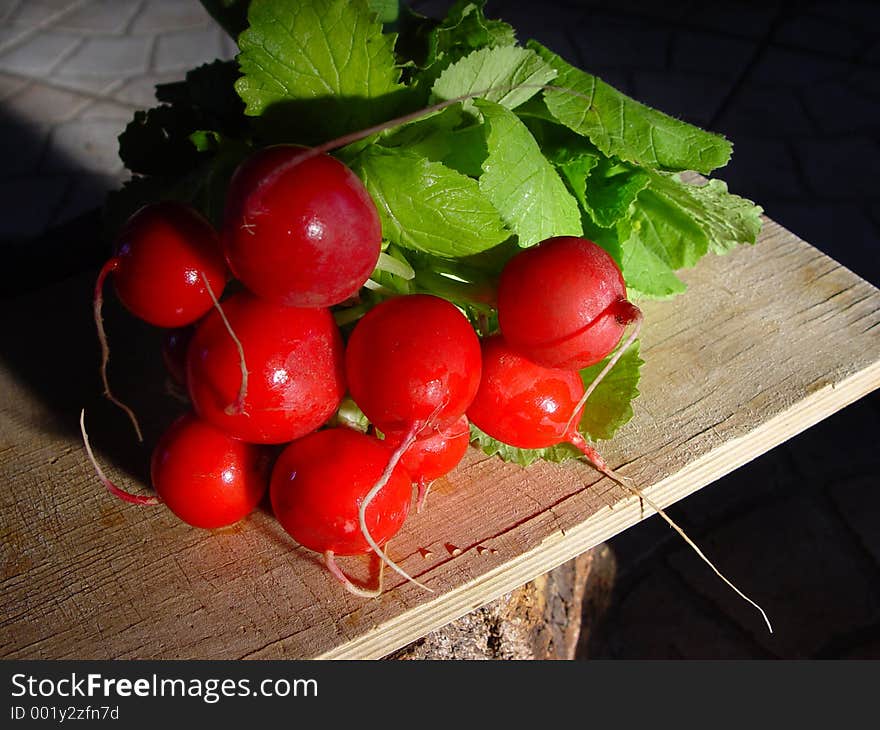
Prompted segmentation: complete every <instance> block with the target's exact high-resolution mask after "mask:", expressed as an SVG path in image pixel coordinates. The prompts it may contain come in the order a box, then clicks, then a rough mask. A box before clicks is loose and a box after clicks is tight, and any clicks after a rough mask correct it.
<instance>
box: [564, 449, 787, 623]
mask: <svg viewBox="0 0 880 730" xmlns="http://www.w3.org/2000/svg"><path fill="white" fill-rule="evenodd" d="M571 443H573V444H574V445H575V446H576V447H577V448H578V449H579V450H580V451H581V452H582V453H583V454H584V456H586V457H587V459H589V461H590V463H591V464H592V465H593V466H594V467H595V468H596V469H598V470H599V471H600V472H602V473H603V474H604V475H605V476H607V477H608V478H609V479H611V480H612V481H613V482H615V483H617V484H619V485H620V486H621V487H623V488H624V489H626V490H627V491H629V492H630V493H631V494H633V495H634V496H636V497H638V498H639V500H643V501H644V502H647V504H648V506H649V507H651V509H653V510H654V511H655V512H656V513H657V514H658V515H660V516H661V517H662V518H663V519H664V520H666V522H667V523H668V524H669V526H670V527H671V528H672V529H673V530H675V531H676V532H677V533H678V534H679V535H680V536H681V538H682V539H683V540H684V541H685V542H686V543H687V544H688V545H689V546H690V547H691V548H692V549H693V551H694V552H695V553H696V554H697V555H698V556H699V557H700V559H701V560H702V561H703V562H705V563H706V564H707V565H708V566H709V567H710V568H712V570H713V571H714V572H715V575H717V576H718V577H719V578H720V579H721V580H722V581H724V582H725V583H726V584H727V585H728V586H729V587H730V588H731V589H733V591H734V593H736V594H737V595H738V596H739V597H740V598H742V599H743V600H744V601H746V603H749V604H751V605H752V606H754V607H755V608H756V609H757V610H758V612H759V613H760V614H761V617H762V618H763V619H764V623H766V624H767V630H768V631H769V632H770V633H771V634H772V633H773V626H771V624H770V619H769V618H768V617H767V613H766V612H765V611H764V609H763V608H761V607H760V606H759V605H758V604H757V603H755V601H753V600H752V599H751V598H749V597H748V596H747V595H746V594H745V593H743V592H742V591H741V590H740V589H739V588H737V587H736V586H735V585H734V584H733V583H732V582H731V581H730V580H728V579H727V578H726V577H725V576H724V575H723V574H722V573H721V571H720V570H718V568H716V567H715V565H714V564H713V563H712V561H711V560H709V558H707V557H706V555H705V553H703V551H702V550H701V549H700V548H699V547H698V546H697V544H696V543H695V542H694V541H693V540H691V539H690V538H689V537H688V536H687V534H685V531H684V530H682V529H681V528H680V527H679V526H678V525H677V524H675V522H673V520H672V518H671V517H669V515H667V514H666V513H665V512H664V511H663V510H662V509H661V508H660V506H659V505H658V504H656V503H655V502H654V501H653V500H652V499H651V498H649V497H647V496H645V495H644V494H643V493H642V491H641V490H640V489H638V488H637V487H636V486H635V485H633V483H632V480H631V479H630V478H629V477H625V476H623V475H622V474H618V473H617V472H616V471H614V469H612V468H611V467H609V466H608V464H607V462H606V461H605V459H603V458H602V456H601V455H600V454H599V453H598V452H597V451H596V450H595V449H594V448H593V447H592V446H590V445H589V444H588V443H587V442H586V441H585V440H584V438H583V437H582V436H580V434H577V436H575V437H573V438H572V440H571Z"/></svg>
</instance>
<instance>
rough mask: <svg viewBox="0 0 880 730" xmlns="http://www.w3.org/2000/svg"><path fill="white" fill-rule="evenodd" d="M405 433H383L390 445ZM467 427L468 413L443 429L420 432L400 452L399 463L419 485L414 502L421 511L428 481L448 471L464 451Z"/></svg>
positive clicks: (454, 465)
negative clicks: (406, 447)
mask: <svg viewBox="0 0 880 730" xmlns="http://www.w3.org/2000/svg"><path fill="white" fill-rule="evenodd" d="M405 438H406V433H404V432H401V431H392V432H389V433H386V434H385V440H386V441H387V442H388V444H389V446H393V447H396V446H399V445H400V444H401V442H403V441H404V439H405ZM469 443H470V428H469V424H468V419H467V416H462V417H461V418H459V419H458V421H456V422H455V423H454V424H452V425H451V426H447V427H446V428H445V429H443V430H437V429H431V430H430V431H429V432H428V433H422V434H420V435H419V437H418V438H417V439H416V440H415V441H413V442H412V444H411V445H410V447H409V448H408V449H406V451H404V452H403V456H402V457H401V459H400V463H401V464H403V466H404V467H405V468H406V470H407V472H409V475H410V476H411V477H412V480H413V481H414V482H415V483H416V485H417V486H418V489H419V493H418V498H417V500H416V505H417V507H418V510H419V511H421V509H422V506H423V505H424V503H425V498H426V497H427V496H428V489H429V488H430V485H431V482H433V481H434V480H435V479H439V478H440V477H442V476H446V475H447V474H448V473H449V472H451V471H452V470H453V469H454V468H455V467H456V466H458V464H459V463H460V462H461V460H462V459H463V458H464V455H465V453H466V452H467V448H468V444H469Z"/></svg>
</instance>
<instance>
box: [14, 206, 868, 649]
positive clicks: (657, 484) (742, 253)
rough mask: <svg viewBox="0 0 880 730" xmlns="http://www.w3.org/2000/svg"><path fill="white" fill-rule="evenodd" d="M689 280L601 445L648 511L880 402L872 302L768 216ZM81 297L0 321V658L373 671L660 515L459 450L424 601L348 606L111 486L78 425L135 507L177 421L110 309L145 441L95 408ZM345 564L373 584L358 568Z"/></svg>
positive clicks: (570, 476)
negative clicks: (747, 241) (99, 475)
mask: <svg viewBox="0 0 880 730" xmlns="http://www.w3.org/2000/svg"><path fill="white" fill-rule="evenodd" d="M683 278H684V279H685V280H686V281H687V283H688V287H689V288H688V291H687V293H686V294H684V295H682V296H680V297H677V298H675V299H674V300H671V301H669V302H647V303H644V310H645V314H646V323H645V326H644V329H643V332H642V355H643V357H644V359H645V361H646V364H645V366H644V367H643V370H642V381H641V385H640V391H641V395H640V397H639V398H638V399H637V400H636V401H635V402H634V411H635V416H634V418H633V419H632V420H631V421H630V422H629V423H628V424H627V425H626V426H625V427H624V428H623V429H622V430H621V431H620V432H619V433H618V435H617V436H616V437H615V439H614V440H613V441H611V442H604V443H601V444H599V449H600V451H601V452H602V453H603V454H604V455H605V457H606V459H607V460H608V461H609V463H610V464H611V466H612V467H615V468H619V470H620V471H621V472H622V473H624V474H625V475H627V476H629V477H631V478H632V479H633V480H634V482H635V483H636V484H637V485H639V486H640V487H641V488H642V489H643V490H645V492H646V493H647V494H648V495H649V496H650V497H651V499H652V500H653V501H655V502H657V503H659V504H660V505H662V506H666V505H669V504H671V503H673V502H675V501H677V500H679V499H681V498H683V497H685V496H686V495H688V494H690V493H692V492H694V491H695V490H697V489H700V488H701V487H704V486H706V485H707V484H710V483H711V482H712V481H714V480H716V479H718V478H719V477H721V476H722V475H724V474H726V473H728V472H730V471H731V470H733V469H736V468H737V467H738V466H740V465H742V464H744V463H746V462H747V461H749V460H751V459H754V458H755V457H757V456H759V455H760V454H762V453H764V452H766V451H768V450H769V449H772V448H773V447H774V446H776V445H777V444H779V443H781V442H782V441H784V440H786V439H788V438H790V437H791V436H793V435H795V434H797V433H799V432H801V431H803V430H804V429H806V428H809V427H810V426H811V425H812V424H814V423H816V422H817V421H819V420H821V419H823V418H825V417H827V416H829V415H830V414H832V413H834V412H835V411H838V410H839V409H841V408H843V407H844V406H846V405H847V404H849V403H851V402H852V401H854V400H856V399H858V398H860V397H862V396H864V395H866V394H867V393H869V392H871V391H872V390H874V389H875V388H877V386H878V384H880V326H878V325H880V292H878V290H877V289H875V288H874V287H872V286H870V285H869V284H867V283H866V282H864V281H863V280H861V279H859V278H858V277H857V276H855V275H854V274H852V273H851V272H850V271H848V270H846V269H845V268H843V267H841V266H840V265H839V264H837V263H836V262H835V261H833V260H831V259H829V258H827V257H826V256H824V255H823V254H821V253H820V252H818V251H817V250H816V249H814V248H813V247H811V246H810V245H808V244H806V243H805V242H803V241H800V240H799V239H797V238H796V237H795V236H794V235H792V234H791V233H789V232H788V231H786V230H784V229H783V228H781V227H780V226H778V225H776V224H775V223H773V222H772V221H767V222H766V224H765V227H764V231H763V233H762V235H761V237H760V240H759V242H758V244H757V245H755V246H754V247H741V248H739V249H738V250H736V251H734V252H732V253H731V254H729V255H727V256H724V257H715V256H708V257H706V258H705V259H704V260H703V261H701V263H700V264H699V265H698V267H696V268H695V269H693V270H690V271H687V272H684V274H683ZM91 286H92V280H91V279H87V278H82V277H81V278H76V279H72V280H70V281H68V282H66V283H65V284H64V285H61V286H58V287H55V288H54V289H52V290H50V291H47V292H42V293H40V294H39V295H38V296H31V297H28V298H25V299H21V300H19V301H17V302H13V303H12V304H13V305H14V306H8V307H6V309H5V311H4V313H3V315H2V317H3V319H2V325H0V327H2V329H0V332H2V337H3V342H4V345H3V348H4V354H3V358H2V365H0V388H2V393H3V401H2V411H0V484H2V530H3V573H2V580H3V587H2V599H0V602H2V615H0V620H2V633H0V655H2V656H3V657H5V658H182V659H188V658H317V657H322V658H331V657H346V658H355V657H356V658H375V657H381V656H385V655H386V654H388V653H390V652H392V651H394V650H396V649H398V648H400V647H402V646H404V645H406V644H407V643H409V642H411V641H413V640H415V639H417V638H419V637H420V636H422V635H424V634H426V633H427V632H429V631H431V630H433V629H436V628H438V627H441V626H443V625H445V624H446V623H448V622H450V621H452V620H454V619H456V618H458V617H460V616H462V615H464V614H465V613H467V612H468V611H470V610H472V609H474V608H476V607H478V606H481V605H483V604H485V603H487V602H489V601H490V600H492V599H495V598H497V597H498V596H500V595H502V594H504V593H505V592H507V591H510V590H512V589H513V588H515V587H517V586H520V585H522V584H523V583H525V582H527V581H529V580H531V579H533V578H535V577H536V576H538V575H541V574H543V573H545V572H546V571H548V570H550V569H552V568H554V567H556V566H558V565H560V564H562V563H563V562H565V561H566V560H569V559H570V558H573V557H574V556H576V555H579V554H580V553H582V552H584V551H585V550H587V549H588V548H590V547H592V546H594V545H597V544H599V543H601V542H602V541H604V540H606V539H608V538H609V537H611V536H613V535H615V534H617V533H619V532H620V531H622V530H625V529H626V528H627V527H629V526H631V525H633V524H635V523H637V522H638V521H640V520H641V519H643V518H645V517H647V516H649V515H650V514H651V513H652V511H651V509H650V508H649V507H648V506H647V505H640V502H639V500H638V499H636V498H634V497H633V496H631V495H630V494H629V493H628V492H626V491H625V490H624V489H622V488H620V487H619V486H617V485H615V484H613V483H611V482H610V481H609V480H608V479H604V478H603V479H598V478H597V474H596V472H594V471H593V470H592V468H591V467H590V466H588V465H587V464H585V463H580V462H570V463H568V464H564V465H552V464H544V463H538V464H535V465H533V466H531V467H529V468H528V469H523V468H521V467H518V466H515V465H511V464H505V463H503V462H501V461H500V460H499V459H498V458H490V457H487V456H485V455H483V454H482V453H480V452H478V451H477V450H475V449H471V450H470V452H469V453H468V454H467V456H466V458H465V460H464V462H463V463H462V465H461V466H460V467H459V468H458V469H457V470H456V471H455V472H453V473H452V474H451V475H450V476H449V477H448V478H446V479H441V480H439V481H438V482H437V483H436V484H435V486H434V488H433V490H432V492H431V494H430V496H429V498H428V504H427V509H426V511H424V512H423V513H415V511H413V512H412V515H411V517H410V519H409V520H408V522H407V524H406V525H405V528H404V531H403V533H402V534H401V535H399V536H398V537H396V538H395V539H394V540H393V541H392V542H391V543H390V545H389V553H390V554H391V555H392V557H394V558H395V559H396V560H397V561H398V562H399V563H400V564H401V565H402V567H403V568H404V569H405V570H407V571H408V572H409V573H410V574H412V575H414V576H416V577H417V578H418V579H419V580H420V581H422V582H423V583H425V584H427V585H428V586H429V587H430V588H431V589H432V592H430V593H428V592H425V591H423V590H421V589H420V588H418V587H417V586H414V585H412V584H408V583H406V582H405V581H403V580H402V579H401V578H399V577H398V576H397V575H396V574H394V573H390V572H389V573H388V575H387V580H386V591H385V593H384V594H383V595H382V596H381V597H380V598H378V599H374V600H368V599H362V598H357V597H355V596H352V595H349V594H348V593H346V592H345V591H344V590H342V589H341V588H340V586H339V585H338V584H337V583H336V582H335V581H334V580H333V579H332V578H330V577H329V576H328V574H327V573H326V572H325V571H324V570H323V568H322V567H321V565H320V564H319V562H317V561H316V560H315V556H314V555H313V554H311V553H309V552H308V551H306V550H304V549H302V548H299V547H298V546H296V545H295V544H294V543H293V542H292V541H291V540H290V539H289V538H288V537H287V535H286V534H285V533H284V532H283V531H282V530H281V528H280V527H279V526H278V525H277V523H276V522H275V521H274V519H273V518H272V517H271V514H270V513H269V512H268V510H266V509H263V510H261V511H258V512H257V513H255V514H254V515H253V516H252V517H251V518H249V519H248V520H246V521H244V522H242V523H241V524H239V525H237V526H235V527H233V528H229V529H227V530H222V531H216V532H208V531H202V530H197V529H194V528H190V527H188V526H186V525H184V524H182V523H180V522H179V521H178V520H177V519H176V518H175V517H174V516H173V515H171V514H170V512H169V511H168V510H167V509H165V508H164V507H163V506H161V505H159V506H155V507H137V506H134V505H131V504H126V503H123V502H120V501H118V500H117V499H115V498H114V497H111V496H110V495H109V494H108V493H107V492H106V491H104V490H103V488H102V487H101V485H100V484H99V483H98V481H97V479H96V478H95V475H94V472H93V470H92V467H91V466H90V465H89V463H88V462H87V461H86V458H85V454H84V450H83V447H82V441H81V439H80V437H79V431H78V423H77V422H78V419H79V412H80V408H81V407H83V406H86V408H87V424H88V426H89V428H90V433H91V438H92V443H93V445H94V447H95V449H96V453H97V456H98V458H99V460H101V462H102V464H103V465H104V467H105V469H106V470H107V472H108V474H109V475H110V476H111V477H112V478H114V479H116V480H118V481H119V483H120V484H121V485H123V486H125V487H127V488H129V489H132V490H138V489H144V488H145V485H148V480H149V473H148V462H149V451H150V445H151V444H152V443H154V442H155V439H156V438H157V436H158V434H159V433H161V431H162V430H163V429H164V428H165V426H167V424H168V422H169V421H170V419H171V417H172V416H173V415H174V414H175V413H176V412H179V411H180V409H181V408H182V407H183V406H182V405H181V404H180V403H179V402H177V401H175V400H174V399H173V398H171V397H169V396H168V395H167V394H166V393H165V392H164V383H163V376H162V370H161V362H160V360H159V358H158V354H157V353H158V348H157V347H156V345H157V342H158V340H157V335H155V334H154V333H151V332H150V331H149V330H148V329H147V328H141V327H138V326H137V325H134V324H132V320H131V318H130V317H128V316H127V315H125V313H123V312H121V311H116V310H114V308H113V307H112V306H109V307H108V310H109V311H108V315H107V326H108V333H109V337H110V344H111V348H112V352H113V355H112V358H111V367H110V374H111V380H112V382H113V383H114V385H115V387H116V390H117V394H118V395H119V396H121V397H122V398H123V399H126V400H128V401H130V403H131V405H132V406H134V407H135V409H136V410H137V411H138V412H139V413H140V414H141V416H142V418H143V420H144V422H145V426H146V429H145V431H146V439H147V440H146V443H145V444H144V445H139V444H137V443H136V442H135V441H134V435H133V433H132V431H131V428H130V426H129V424H128V422H127V421H126V420H125V417H124V416H123V415H121V414H120V413H119V412H118V411H117V410H115V409H114V408H113V407H112V406H111V405H110V404H108V403H107V402H106V401H104V400H103V399H102V398H101V397H100V387H99V383H98V377H97V345H96V344H95V339H94V332H93V328H92V325H91V322H90V320H89V316H90V287H91ZM342 562H343V565H344V567H345V568H346V569H347V570H349V571H350V572H351V573H352V574H353V575H354V576H355V577H358V578H360V579H362V580H367V579H368V577H369V575H368V572H369V568H370V566H368V565H366V563H365V562H364V561H360V560H358V559H346V560H344V561H342ZM373 567H375V566H373ZM706 569H707V570H709V568H708V567H707V568H706ZM729 577H731V578H732V579H733V580H734V582H737V579H740V580H742V579H744V578H747V576H729ZM753 597H754V598H755V599H756V600H758V602H760V596H753ZM754 620H755V622H756V627H758V630H760V627H761V626H762V622H761V618H760V616H759V615H758V614H757V613H755V615H754Z"/></svg>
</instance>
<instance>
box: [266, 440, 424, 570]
mask: <svg viewBox="0 0 880 730" xmlns="http://www.w3.org/2000/svg"><path fill="white" fill-rule="evenodd" d="M390 456H391V450H390V449H389V448H388V446H387V445H385V444H384V443H383V442H382V441H380V440H379V439H377V438H375V437H374V436H369V435H367V434H364V433H361V432H359V431H354V430H352V429H349V428H346V427H338V428H328V429H324V430H321V431H317V432H315V433H313V434H310V435H308V436H306V437H304V438H301V439H299V440H298V441H294V442H293V443H292V444H290V445H289V446H287V447H286V448H285V449H284V451H282V452H281V455H280V456H279V457H278V460H277V462H276V463H275V466H274V468H273V470H272V479H271V486H270V492H269V495H270V499H271V502H272V510H273V512H274V513H275V516H276V517H277V518H278V521H279V522H280V523H281V525H282V527H283V528H284V529H285V530H286V531H287V533H288V534H289V535H290V536H291V537H292V538H293V539H294V540H296V541H297V542H298V543H299V544H300V545H302V546H303V547H306V548H308V549H310V550H314V551H315V552H319V553H325V552H326V551H328V550H330V551H332V552H333V553H334V554H335V555H343V556H344V555H360V554H364V553H368V552H370V551H371V550H372V548H371V547H370V545H369V543H368V542H367V541H366V539H365V538H364V536H363V534H362V533H361V530H360V525H359V521H358V510H359V508H360V505H361V503H362V502H363V500H364V497H366V496H367V494H368V492H369V491H370V490H371V489H372V487H373V485H374V484H375V483H376V482H377V481H378V480H379V478H380V477H381V475H382V473H383V471H384V470H385V466H386V464H387V463H388V460H389V457H390ZM411 499H412V481H411V479H410V476H409V474H408V473H407V472H406V470H405V469H404V468H403V466H402V465H400V464H398V465H397V466H396V467H395V468H394V471H393V472H392V474H391V478H390V479H389V480H388V482H387V483H386V484H385V486H384V487H382V489H381V490H380V491H379V492H378V493H377V494H376V496H375V497H374V498H373V500H372V501H371V502H370V503H369V505H367V509H366V513H365V519H366V524H367V528H368V530H369V532H370V535H371V536H372V537H373V539H374V540H375V541H376V544H377V545H380V546H381V545H384V544H385V543H386V542H388V540H390V539H391V538H392V537H393V536H394V535H395V534H397V532H398V531H399V530H400V528H401V526H402V525H403V523H404V520H405V519H406V516H407V514H408V512H409V506H410V501H411Z"/></svg>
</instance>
